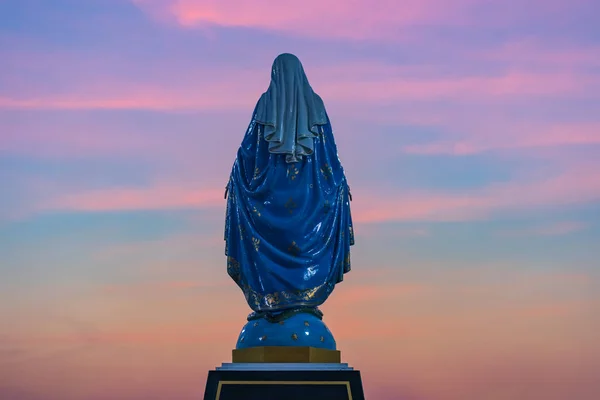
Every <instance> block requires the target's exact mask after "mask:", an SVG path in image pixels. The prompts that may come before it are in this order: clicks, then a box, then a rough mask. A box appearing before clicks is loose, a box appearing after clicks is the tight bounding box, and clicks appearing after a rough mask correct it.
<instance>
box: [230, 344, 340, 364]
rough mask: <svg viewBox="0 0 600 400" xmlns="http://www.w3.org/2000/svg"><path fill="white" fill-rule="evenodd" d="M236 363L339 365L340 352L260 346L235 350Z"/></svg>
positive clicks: (234, 358) (234, 360)
mask: <svg viewBox="0 0 600 400" xmlns="http://www.w3.org/2000/svg"><path fill="white" fill-rule="evenodd" d="M232 353H233V354H232V359H233V362H234V363H339V362H340V360H341V355H340V351H339V350H328V349H319V348H316V347H309V346H259V347H249V348H247V349H235V350H233V352H232Z"/></svg>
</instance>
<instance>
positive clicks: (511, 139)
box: [403, 121, 600, 156]
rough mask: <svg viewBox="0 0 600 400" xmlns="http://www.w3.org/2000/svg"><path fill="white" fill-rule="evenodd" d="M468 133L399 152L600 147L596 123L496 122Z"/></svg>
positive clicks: (454, 152) (463, 153)
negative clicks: (535, 123) (536, 123)
mask: <svg viewBox="0 0 600 400" xmlns="http://www.w3.org/2000/svg"><path fill="white" fill-rule="evenodd" d="M469 132H470V133H471V134H470V135H468V136H467V137H466V138H465V137H464V136H465V133H463V134H462V136H463V137H457V138H456V139H455V140H454V141H452V140H448V139H446V140H445V141H436V142H431V143H426V144H418V145H408V146H404V147H403V151H404V152H406V153H411V154H424V155H436V154H449V155H456V156H461V155H471V154H477V153H483V152H487V151H498V150H500V151H506V150H514V149H535V148H543V147H557V146H573V145H598V144H600V123H578V124H546V125H545V126H535V125H533V124H529V125H526V124H519V123H507V122H506V121H499V123H498V124H492V125H491V126H489V127H488V128H486V129H477V128H475V127H472V128H471V129H470V130H469Z"/></svg>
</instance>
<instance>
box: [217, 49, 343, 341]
mask: <svg viewBox="0 0 600 400" xmlns="http://www.w3.org/2000/svg"><path fill="white" fill-rule="evenodd" d="M226 197H227V212H226V222H225V242H226V245H225V255H226V256H227V272H228V274H229V276H230V277H231V278H232V279H233V280H234V281H235V282H236V284H237V285H238V286H239V287H240V288H241V290H242V291H243V293H244V295H245V298H246V301H247V303H248V305H249V306H250V308H251V309H252V310H253V311H254V312H253V313H252V314H251V315H250V316H249V317H248V320H249V321H254V322H252V328H257V327H258V325H259V324H258V322H260V321H262V320H264V323H263V325H264V324H267V325H268V324H269V323H271V324H273V325H283V322H282V321H283V320H285V319H289V318H291V317H292V316H294V315H297V314H301V315H302V316H303V317H302V319H303V320H304V321H303V322H304V324H303V325H304V326H306V327H308V326H309V325H310V324H309V322H308V321H307V318H308V317H309V316H311V318H317V319H319V320H320V319H321V317H322V313H321V312H320V311H319V310H318V308H317V307H318V306H320V305H321V304H323V302H324V301H325V300H326V299H327V298H328V296H329V295H330V294H331V292H332V291H333V289H334V287H335V285H336V284H337V283H339V282H341V281H342V280H343V278H344V274H345V273H346V272H348V271H350V246H351V245H353V244H354V233H353V229H352V219H351V216H350V204H349V200H350V193H349V188H348V183H347V182H346V177H345V175H344V169H343V168H342V165H341V163H340V160H339V158H338V155H337V148H336V144H335V141H334V138H333V133H332V128H331V123H330V121H329V118H328V116H327V112H326V111H325V106H324V104H323V100H321V98H320V97H319V96H318V95H317V94H316V93H315V92H314V91H313V89H312V88H311V86H310V85H309V83H308V79H307V77H306V75H305V73H304V69H303V67H302V64H301V63H300V60H299V59H298V58H297V57H296V56H294V55H292V54H281V55H279V56H278V57H277V58H276V59H275V61H274V62H273V66H272V69H271V83H270V85H269V88H268V90H267V91H266V92H265V93H264V94H263V95H262V96H261V97H260V99H259V100H258V103H257V105H256V107H255V109H254V112H253V114H252V120H251V121H250V125H249V127H248V129H247V131H246V134H245V136H244V138H243V141H242V144H241V146H240V148H239V150H238V152H237V157H236V160H235V162H234V164H233V168H232V171H231V176H230V179H229V182H228V184H227V190H226ZM275 322H279V324H274V323H275ZM249 324H250V322H249V323H248V324H247V326H246V328H245V329H244V330H243V331H242V334H241V335H240V338H239V339H238V348H241V347H252V346H259V345H260V346H265V345H287V344H289V345H300V342H298V340H299V337H298V333H292V334H290V335H287V333H290V332H285V333H281V332H275V333H274V332H273V331H270V332H271V335H270V339H269V336H268V335H266V334H265V332H266V331H265V330H264V329H266V328H264V327H263V328H262V329H260V331H256V329H255V332H249V328H248V327H249V326H250V325H249ZM323 329H325V330H324V331H322V332H320V334H319V333H318V332H317V335H316V339H315V340H316V341H318V342H321V343H323V344H321V345H320V347H328V348H332V347H333V348H335V342H333V343H329V344H327V343H325V342H326V340H325V339H327V338H330V336H331V335H330V334H328V330H327V329H326V327H324V325H323ZM301 333H302V332H301ZM304 333H305V334H302V335H301V336H302V337H305V336H310V335H309V333H311V332H308V328H306V332H304ZM312 333H315V332H312ZM294 335H295V339H294ZM313 336H314V335H313ZM290 338H291V341H290ZM306 340H308V339H306V338H305V341H306ZM311 340H313V339H311ZM288 341H290V342H289V343H288ZM294 341H296V342H297V343H295V342H294ZM330 341H333V338H332V337H331V338H330ZM304 344H306V342H305V343H304ZM309 344H310V345H315V344H314V343H309Z"/></svg>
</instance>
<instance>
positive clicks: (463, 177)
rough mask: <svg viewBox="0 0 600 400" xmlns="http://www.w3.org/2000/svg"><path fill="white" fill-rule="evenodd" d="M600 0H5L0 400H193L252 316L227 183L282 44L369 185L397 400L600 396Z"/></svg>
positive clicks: (366, 232) (365, 220)
mask: <svg viewBox="0 0 600 400" xmlns="http://www.w3.org/2000/svg"><path fill="white" fill-rule="evenodd" d="M599 14H600V8H599V5H598V2H597V0H588V1H586V0H529V1H523V0H519V1H517V0H504V1H501V0H406V1H404V0H371V1H369V0H354V1H350V0H303V1H293V2H292V1H284V0H280V1H267V0H252V1H244V0H237V1H236V0H219V1H217V0H212V1H208V0H207V1H200V0H198V1H194V0H0V399H2V400H5V399H6V400H109V399H110V400H112V399H116V400H158V399H168V400H171V399H173V400H179V399H181V400H191V399H199V398H201V396H202V394H203V392H204V385H205V380H206V376H207V372H208V370H210V369H214V368H215V367H216V366H218V365H220V364H221V363H222V362H229V361H231V350H232V348H233V347H234V346H235V342H236V339H237V335H238V333H239V331H240V329H241V327H242V326H243V324H244V323H245V321H246V316H247V314H248V313H249V312H250V310H249V308H248V306H247V305H246V303H245V301H244V298H243V295H242V293H241V291H240V290H239V289H238V288H237V287H236V286H235V284H234V282H233V281H232V280H231V279H230V278H229V277H228V276H227V273H226V262H225V261H226V260H225V256H224V242H223V227H224V212H225V202H224V200H223V192H224V187H225V184H226V182H227V179H228V176H229V172H230V168H231V164H232V162H233V160H234V157H235V153H236V151H237V147H238V146H239V144H240V142H241V140H242V137H243V135H244V132H245V130H246V128H247V125H248V123H249V122H250V116H251V112H252V110H253V108H254V106H255V104H256V101H257V100H258V98H259V96H260V94H261V93H263V92H264V91H265V90H266V89H267V87H268V84H269V80H270V67H271V63H272V62H273V59H274V58H275V57H276V56H277V55H278V54H279V53H282V52H291V53H294V54H296V55H297V56H298V57H299V58H300V59H301V60H302V62H303V64H304V68H305V71H306V73H307V75H308V78H309V80H310V82H311V85H312V86H313V88H314V90H315V91H316V92H317V93H319V94H320V95H321V97H322V98H323V100H324V101H325V105H326V107H327V110H328V113H329V116H330V118H331V121H332V125H333V130H334V135H335V138H336V141H337V145H338V151H339V156H340V159H341V161H342V164H343V165H344V168H345V170H346V175H347V178H348V181H349V183H350V186H351V187H352V194H353V197H354V201H353V202H352V204H351V206H352V213H353V218H354V222H355V233H356V246H354V247H353V248H352V271H351V272H350V273H349V274H348V275H346V278H345V280H344V282H342V283H341V284H340V285H338V286H337V287H336V289H335V291H334V293H333V294H332V296H331V297H330V299H329V300H328V301H327V302H326V303H325V305H324V306H323V307H322V310H323V312H324V313H325V318H324V320H325V322H326V323H327V325H328V326H329V328H330V329H331V331H332V332H333V334H334V336H335V338H336V339H337V343H338V348H339V349H340V350H341V351H342V359H343V362H347V363H349V364H350V365H351V366H353V367H354V368H356V369H359V370H360V371H361V373H362V376H363V385H364V388H365V392H366V395H367V399H369V400H538V399H540V400H541V399H543V400H596V399H598V398H600V339H599V335H600V333H599V332H600V23H599V22H598V21H599Z"/></svg>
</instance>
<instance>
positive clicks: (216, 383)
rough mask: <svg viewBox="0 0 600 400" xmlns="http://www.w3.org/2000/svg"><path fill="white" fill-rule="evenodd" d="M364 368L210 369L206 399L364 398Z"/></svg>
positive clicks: (360, 399) (318, 399)
mask: <svg viewBox="0 0 600 400" xmlns="http://www.w3.org/2000/svg"><path fill="white" fill-rule="evenodd" d="M364 398H365V397H364V393H363V388H362V382H361V378H360V372H359V371H354V370H352V369H347V370H309V369H303V370H216V371H209V373H208V380H207V382H206V391H205V393H204V400H321V399H323V400H364Z"/></svg>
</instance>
